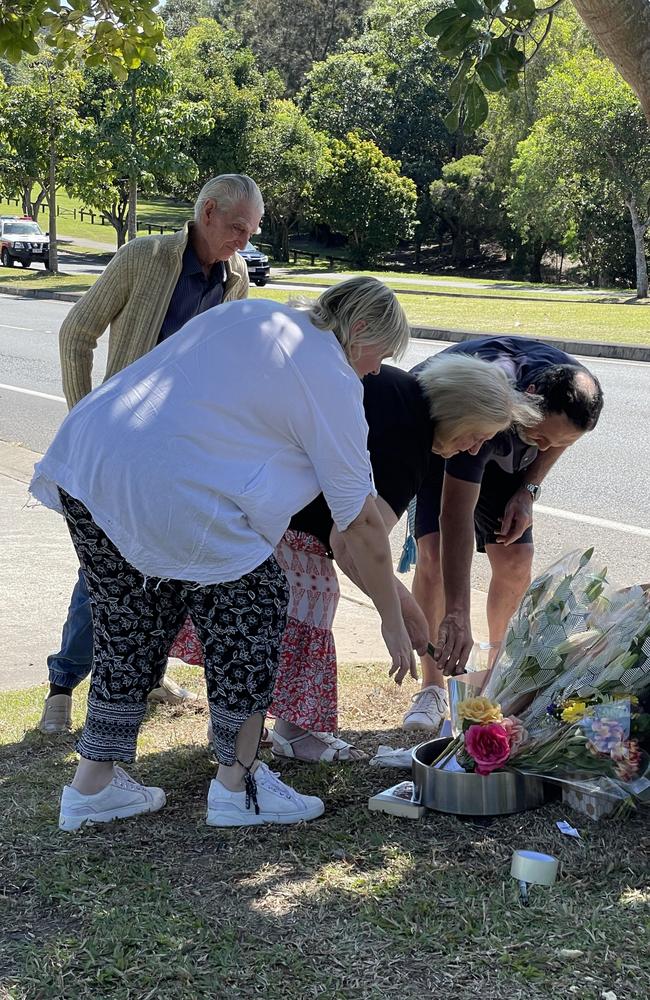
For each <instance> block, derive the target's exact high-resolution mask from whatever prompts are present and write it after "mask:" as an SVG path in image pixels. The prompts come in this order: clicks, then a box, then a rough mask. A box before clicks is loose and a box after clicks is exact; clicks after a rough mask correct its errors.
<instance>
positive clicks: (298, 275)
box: [274, 264, 634, 303]
mask: <svg viewBox="0 0 650 1000" xmlns="http://www.w3.org/2000/svg"><path fill="white" fill-rule="evenodd" d="M280 268H282V269H287V274H286V275H283V276H282V277H279V276H278V280H281V281H283V282H287V283H289V284H294V283H295V284H310V285H319V286H320V285H323V286H327V285H330V284H331V283H332V281H331V279H330V278H328V276H327V274H323V273H322V272H323V270H324V269H323V268H322V267H319V266H318V264H317V265H316V266H315V267H314V268H312V267H304V266H302V267H301V266H300V264H278V265H277V267H275V268H274V272H275V273H276V274H277V273H278V270H279V269H280ZM337 271H338V272H339V273H340V274H341V277H343V275H344V273H345V272H344V271H342V270H341V269H337ZM331 273H332V272H331V271H329V270H328V274H331ZM353 274H354V275H362V276H370V277H373V278H379V279H380V280H381V281H384V282H385V283H386V284H388V285H390V287H391V288H393V289H394V290H395V291H403V292H411V293H412V294H414V295H418V294H419V295H422V294H424V293H426V294H433V295H456V296H459V297H465V296H472V297H474V298H477V299H482V298H485V297H486V296H489V297H490V298H492V297H494V296H498V295H500V296H503V297H504V298H506V297H507V298H508V299H510V298H525V299H532V300H534V301H540V300H541V301H551V302H556V301H558V300H559V301H562V302H585V301H587V302H598V303H619V302H627V301H629V300H630V299H631V298H632V297H633V295H634V293H633V292H632V290H631V289H629V290H625V291H622V290H621V289H599V290H598V291H597V292H596V293H593V292H592V293H590V294H589V295H586V294H585V288H584V286H580V285H562V286H561V288H560V289H559V288H558V286H557V285H548V284H535V285H531V284H527V283H526V282H521V281H512V280H507V279H506V280H504V279H494V278H490V279H483V278H460V277H456V276H455V275H453V274H449V275H435V274H426V273H424V272H423V273H421V274H404V272H403V271H350V277H351V276H352V275H353ZM410 279H412V280H410ZM456 285H459V286H460V287H458V288H457V287H456Z"/></svg>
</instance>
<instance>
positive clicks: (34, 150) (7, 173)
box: [0, 52, 83, 215]
mask: <svg viewBox="0 0 650 1000" xmlns="http://www.w3.org/2000/svg"><path fill="white" fill-rule="evenodd" d="M20 80H21V82H20V83H16V84H14V85H13V86H11V87H2V88H0V190H1V191H2V192H3V193H4V194H5V195H6V196H8V197H11V198H20V199H21V200H22V203H23V210H24V211H25V212H26V213H28V214H30V215H31V214H36V213H37V212H38V210H39V207H40V205H41V204H42V203H43V201H47V195H48V192H47V188H48V179H49V167H50V151H51V143H52V142H53V147H54V151H55V153H56V156H57V160H58V162H59V164H60V165H65V164H66V163H67V162H68V161H69V157H70V155H71V152H72V151H73V150H74V149H75V147H76V146H77V144H78V142H79V140H80V136H81V134H82V132H83V124H82V122H81V121H80V119H79V116H78V97H79V88H80V82H81V81H80V76H79V74H78V73H77V72H76V71H74V70H73V69H72V68H71V67H67V66H66V67H62V68H57V67H56V65H55V63H54V60H53V59H52V57H51V55H50V54H49V53H47V52H44V53H42V54H41V55H39V56H38V57H37V58H31V57H30V58H29V59H28V60H27V61H26V71H25V73H24V74H22V75H21V76H20ZM22 81H24V82H22ZM34 187H37V190H36V193H34V192H33V188H34Z"/></svg>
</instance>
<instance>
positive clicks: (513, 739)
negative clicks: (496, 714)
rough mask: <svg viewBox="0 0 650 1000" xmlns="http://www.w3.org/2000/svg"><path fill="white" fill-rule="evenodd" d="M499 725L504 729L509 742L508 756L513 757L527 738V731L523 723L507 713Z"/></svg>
mask: <svg viewBox="0 0 650 1000" xmlns="http://www.w3.org/2000/svg"><path fill="white" fill-rule="evenodd" d="M500 725H501V726H502V727H503V728H504V729H505V731H506V733H507V735H508V742H509V743H510V756H511V757H514V755H515V754H516V753H517V751H518V750H520V749H521V747H522V746H523V745H524V743H525V742H526V740H527V739H528V731H527V730H526V729H524V726H523V723H522V722H520V720H519V719H518V718H517V717H516V716H514V715H509V716H508V717H507V718H506V719H504V720H503V721H502V722H501V723H500Z"/></svg>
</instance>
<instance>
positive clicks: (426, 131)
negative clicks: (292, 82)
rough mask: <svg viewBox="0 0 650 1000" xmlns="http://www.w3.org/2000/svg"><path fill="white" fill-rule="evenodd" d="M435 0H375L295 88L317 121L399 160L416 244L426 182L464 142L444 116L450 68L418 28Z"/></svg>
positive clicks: (422, 225)
mask: <svg viewBox="0 0 650 1000" xmlns="http://www.w3.org/2000/svg"><path fill="white" fill-rule="evenodd" d="M437 3H438V0H404V2H403V3H402V4H400V5H399V6H397V7H396V5H395V4H394V3H393V2H392V0H374V2H373V4H372V5H371V6H370V7H369V9H368V11H367V13H366V18H365V21H364V31H363V32H362V33H361V34H359V35H358V36H356V37H355V38H353V39H349V40H348V42H346V43H345V45H344V47H343V49H342V51H339V52H336V53H335V54H333V55H331V56H330V57H329V58H328V59H326V60H325V61H324V62H322V63H317V64H316V65H315V66H314V67H313V69H312V70H311V72H310V73H309V74H308V76H307V80H306V84H305V86H304V88H303V90H302V91H301V94H300V101H301V103H302V106H303V107H304V108H305V111H306V113H307V115H308V116H309V118H310V120H311V121H312V122H313V123H314V124H315V125H316V127H318V128H321V129H323V130H324V131H327V132H328V133H329V134H330V135H332V136H334V137H335V138H338V139H342V138H343V137H344V136H345V135H346V134H347V133H348V132H350V131H354V132H356V133H357V134H358V135H359V136H361V137H362V138H364V139H367V140H369V141H372V142H374V143H375V144H376V145H377V146H378V147H379V148H380V149H381V151H382V152H383V153H384V154H385V155H387V156H389V157H391V158H392V159H395V160H399V161H400V162H401V164H402V167H401V170H402V173H403V174H404V175H405V176H407V177H410V178H411V179H412V180H413V181H414V182H415V184H416V187H417V190H418V207H417V221H418V226H417V230H416V243H417V245H418V247H419V245H420V244H421V243H422V242H423V241H426V239H428V238H429V237H430V236H431V234H432V231H433V226H432V222H433V216H432V213H431V205H430V203H429V185H430V183H431V181H432V180H434V179H436V178H437V177H439V176H440V172H441V169H442V166H443V164H444V163H446V162H447V161H448V160H449V159H450V158H451V157H452V155H453V154H454V153H458V152H459V150H460V148H461V145H462V137H461V136H451V135H450V134H449V132H448V130H447V129H446V127H445V124H444V117H445V115H446V114H447V113H448V111H449V109H450V104H449V101H448V98H447V88H448V86H449V81H450V80H451V77H452V75H453V72H452V70H451V67H450V66H449V64H448V63H446V62H445V60H444V59H443V58H442V57H441V56H440V55H439V53H438V52H437V51H436V49H435V46H434V44H433V42H432V40H431V39H429V38H427V37H426V36H424V35H423V29H424V24H425V23H426V21H427V19H428V18H430V16H431V13H432V11H434V10H435V9H436V6H437Z"/></svg>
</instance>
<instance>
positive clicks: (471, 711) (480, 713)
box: [456, 697, 503, 725]
mask: <svg viewBox="0 0 650 1000" xmlns="http://www.w3.org/2000/svg"><path fill="white" fill-rule="evenodd" d="M456 711H457V712H458V717H459V718H460V719H465V720H466V721H467V722H478V723H479V724H481V725H487V723H488V722H501V720H502V719H503V715H502V714H501V709H500V707H499V706H498V705H497V704H496V703H495V702H493V701H490V699H489V698H483V697H478V698H465V701H460V702H459V703H458V708H457V709H456Z"/></svg>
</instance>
